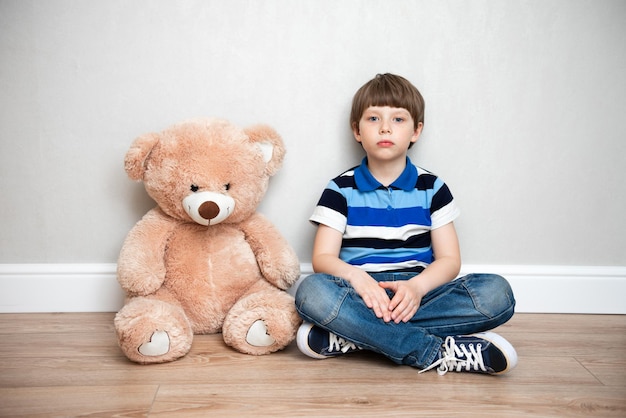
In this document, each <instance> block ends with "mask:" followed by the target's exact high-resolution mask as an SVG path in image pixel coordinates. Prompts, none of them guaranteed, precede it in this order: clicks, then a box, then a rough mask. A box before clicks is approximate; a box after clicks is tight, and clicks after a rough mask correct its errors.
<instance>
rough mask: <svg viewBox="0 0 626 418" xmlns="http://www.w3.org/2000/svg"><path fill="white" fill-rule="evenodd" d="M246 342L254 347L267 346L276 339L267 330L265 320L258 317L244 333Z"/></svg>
mask: <svg viewBox="0 0 626 418" xmlns="http://www.w3.org/2000/svg"><path fill="white" fill-rule="evenodd" d="M246 342H247V343H248V344H250V345H252V346H254V347H269V346H270V345H272V344H274V343H275V342H276V340H274V338H273V337H272V336H271V335H270V334H269V333H268V332H267V325H265V321H263V320H261V319H259V320H258V321H256V322H254V323H253V324H252V325H251V326H250V329H249V330H248V333H247V334H246Z"/></svg>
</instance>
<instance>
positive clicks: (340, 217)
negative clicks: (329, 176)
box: [309, 181, 348, 234]
mask: <svg viewBox="0 0 626 418" xmlns="http://www.w3.org/2000/svg"><path fill="white" fill-rule="evenodd" d="M309 221H310V222H311V223H313V224H315V225H319V224H322V225H326V226H328V227H330V228H333V229H336V230H337V231H339V232H341V233H342V234H343V233H344V231H345V230H346V225H347V223H348V218H347V202H346V198H345V196H344V195H343V194H341V192H340V191H339V187H338V186H337V185H336V184H335V183H334V182H332V181H331V182H330V183H329V184H328V186H327V187H326V189H324V192H323V193H322V197H320V200H319V202H318V203H317V206H316V207H315V209H314V210H313V214H312V215H311V217H310V218H309Z"/></svg>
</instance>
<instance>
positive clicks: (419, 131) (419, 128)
mask: <svg viewBox="0 0 626 418" xmlns="http://www.w3.org/2000/svg"><path fill="white" fill-rule="evenodd" d="M423 128H424V123H423V122H417V128H416V129H415V131H414V132H413V138H411V142H413V143H415V142H417V140H418V139H419V138H420V135H421V134H422V129H423Z"/></svg>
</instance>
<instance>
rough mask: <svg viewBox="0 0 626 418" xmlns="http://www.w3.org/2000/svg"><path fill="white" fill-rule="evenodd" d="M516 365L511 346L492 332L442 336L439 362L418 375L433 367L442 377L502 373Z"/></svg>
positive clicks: (515, 355)
mask: <svg viewBox="0 0 626 418" xmlns="http://www.w3.org/2000/svg"><path fill="white" fill-rule="evenodd" d="M516 364H517V353H516V352H515V349H514V348H513V346H512V345H511V344H510V343H509V342H508V341H507V340H505V339H504V338H502V337H501V336H500V335H498V334H496V333H495V332H482V333H479V334H472V335H463V336H457V337H446V340H445V342H444V343H443V346H442V347H441V353H440V358H439V360H437V361H435V362H434V363H433V364H431V365H430V366H429V367H427V368H426V369H424V370H422V371H420V373H422V372H425V371H427V370H430V369H432V368H434V367H436V366H439V367H438V368H437V373H438V374H439V375H440V376H443V375H444V374H446V373H447V372H448V371H453V372H475V373H486V374H502V373H506V372H508V371H509V370H511V369H512V368H513V367H515V365H516Z"/></svg>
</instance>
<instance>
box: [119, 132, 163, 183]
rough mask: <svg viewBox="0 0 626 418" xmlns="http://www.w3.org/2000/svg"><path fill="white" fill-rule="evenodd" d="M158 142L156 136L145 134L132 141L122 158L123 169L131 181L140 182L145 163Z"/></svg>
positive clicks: (157, 136)
mask: <svg viewBox="0 0 626 418" xmlns="http://www.w3.org/2000/svg"><path fill="white" fill-rule="evenodd" d="M157 142H159V135H158V134H154V133H151V134H146V135H142V136H140V137H138V138H137V139H135V140H134V141H133V143H132V144H131V146H130V149H129V150H128V151H127V152H126V157H125V158H124V169H125V170H126V173H127V174H128V177H130V178H131V179H133V180H141V179H142V178H143V174H144V173H145V171H146V161H147V159H148V156H149V155H150V152H152V149H153V148H154V146H155V145H156V143H157Z"/></svg>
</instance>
